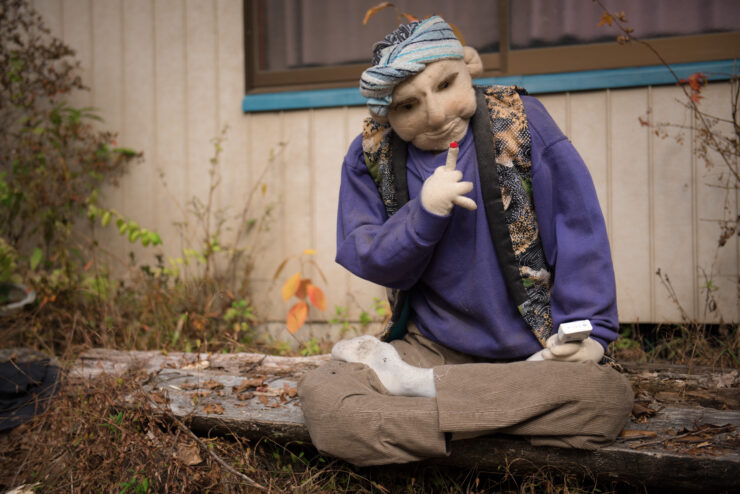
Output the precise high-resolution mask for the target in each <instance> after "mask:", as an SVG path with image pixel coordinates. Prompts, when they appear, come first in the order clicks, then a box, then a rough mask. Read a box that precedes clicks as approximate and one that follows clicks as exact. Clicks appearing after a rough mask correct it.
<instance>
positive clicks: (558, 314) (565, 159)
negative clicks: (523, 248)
mask: <svg viewBox="0 0 740 494" xmlns="http://www.w3.org/2000/svg"><path fill="white" fill-rule="evenodd" d="M523 101H524V104H525V110H526V112H527V119H528V121H529V127H530V133H531V134H532V190H533V195H534V203H535V209H536V212H537V221H538V223H539V226H540V236H541V239H542V244H543V247H544V250H545V257H546V258H547V262H548V263H549V264H550V265H551V266H553V267H554V273H553V275H554V278H553V287H552V292H551V309H552V318H553V323H554V327H555V328H557V327H558V325H560V323H563V322H568V321H574V320H579V319H589V320H590V321H591V324H592V326H593V328H594V329H593V332H592V333H591V335H592V337H593V338H594V339H596V340H597V341H599V343H601V344H602V345H604V346H605V347H606V345H607V343H608V342H610V341H613V340H615V339H616V338H617V332H618V329H619V321H618V318H617V297H616V285H615V281H614V268H613V266H612V258H611V252H610V249H609V240H608V238H607V234H606V224H605V222H604V217H603V215H602V213H601V208H600V207H599V201H598V198H597V196H596V189H595V188H594V185H593V182H592V180H591V175H590V174H589V172H588V169H587V168H586V165H585V164H584V162H583V160H582V159H581V157H580V155H579V154H578V152H577V151H576V149H575V148H574V147H573V145H572V144H571V143H570V141H569V140H568V139H567V137H565V135H563V133H562V132H561V131H560V129H558V127H557V125H556V124H555V122H554V121H553V120H552V118H551V117H550V115H549V114H548V113H547V111H546V110H545V108H544V107H543V106H542V104H541V103H540V102H539V101H537V100H536V99H534V98H531V97H526V96H525V97H523Z"/></svg>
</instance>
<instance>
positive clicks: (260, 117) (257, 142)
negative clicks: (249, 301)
mask: <svg viewBox="0 0 740 494" xmlns="http://www.w3.org/2000/svg"><path fill="white" fill-rule="evenodd" d="M249 124H250V125H249V142H251V143H252V146H250V148H249V163H250V164H252V168H251V170H250V173H251V182H252V183H253V184H254V186H256V187H258V189H259V190H260V191H259V192H257V194H256V195H255V199H254V201H253V204H254V207H253V208H252V211H253V212H254V214H253V215H250V216H252V217H263V216H264V214H265V211H267V210H268V209H269V211H270V214H269V217H268V221H269V223H268V229H267V230H265V231H262V232H259V233H257V232H255V236H256V237H257V240H258V241H259V244H258V245H257V248H256V250H255V259H256V262H255V268H254V272H253V274H252V278H251V284H250V286H251V288H252V290H251V292H252V294H254V306H255V307H257V308H258V310H259V315H260V317H262V318H263V319H264V318H269V319H271V320H283V319H284V318H285V313H284V312H282V305H281V299H280V289H279V287H280V284H279V282H280V281H282V279H283V278H284V274H283V275H281V280H279V281H278V282H277V283H273V281H272V276H273V274H274V273H275V269H277V266H278V263H279V262H280V261H281V260H282V259H283V258H284V257H285V256H284V254H283V249H282V238H281V235H282V221H283V216H282V211H283V207H282V205H281V200H282V198H283V195H284V188H283V182H282V171H281V168H282V167H283V166H284V160H283V155H284V153H283V151H282V146H281V143H282V142H283V136H282V132H281V130H282V129H281V115H280V114H279V113H257V114H254V115H252V118H251V119H250V122H249ZM262 185H264V186H265V194H264V195H263V194H262V193H261V187H262ZM295 267H296V266H295V265H294V264H291V265H290V266H288V268H286V270H290V269H295Z"/></svg>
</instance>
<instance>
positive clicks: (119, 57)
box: [91, 0, 128, 259]
mask: <svg viewBox="0 0 740 494" xmlns="http://www.w3.org/2000/svg"><path fill="white" fill-rule="evenodd" d="M121 14H122V8H121V3H120V1H119V0H99V1H95V2H93V3H92V40H93V46H92V56H93V62H92V80H91V85H92V87H94V88H95V90H94V91H93V98H92V104H93V106H94V107H95V108H97V109H99V110H100V116H101V117H102V118H103V124H102V127H104V128H105V129H107V130H110V131H111V132H115V133H120V132H121V131H122V129H123V126H124V121H123V119H124V115H123V111H122V110H123V40H122V36H121V31H122V15H121ZM119 138H120V136H119ZM121 144H122V143H121ZM122 184H125V182H122ZM124 186H125V185H121V186H118V187H114V186H110V187H106V188H104V189H103V191H102V194H101V201H100V202H101V204H102V205H103V206H106V207H109V208H113V209H116V210H117V211H120V212H125V211H126V201H125V195H124V191H123V187H124ZM100 237H101V241H102V242H103V243H106V244H109V245H110V247H111V248H110V250H111V252H113V253H114V254H115V255H116V256H117V257H118V258H119V259H125V256H126V252H128V245H127V242H121V241H120V236H119V235H118V232H117V231H115V229H114V228H107V229H104V230H103V231H102V232H101V233H100Z"/></svg>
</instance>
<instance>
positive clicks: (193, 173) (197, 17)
mask: <svg viewBox="0 0 740 494" xmlns="http://www.w3.org/2000/svg"><path fill="white" fill-rule="evenodd" d="M215 5H216V4H215V3H213V2H202V1H198V0H186V2H185V23H186V24H185V32H186V39H185V57H186V61H185V66H186V74H185V77H186V80H187V89H186V103H185V104H186V119H187V148H186V149H187V156H186V163H187V167H188V170H189V175H188V183H187V193H188V196H187V198H188V200H189V199H190V198H191V197H198V198H199V199H200V200H201V201H203V202H204V203H205V202H206V201H207V200H208V189H209V184H210V178H209V174H208V172H209V168H210V163H209V160H210V158H211V157H212V156H213V145H212V143H211V140H212V139H213V138H215V137H216V136H217V135H218V132H219V130H220V129H218V126H217V122H216V113H217V108H218V107H217V98H216V90H217V86H216V15H215V13H216V12H215ZM201 235H202V233H200V232H199V233H198V236H199V237H200V236H201ZM199 242H202V238H201V239H194V244H193V245H200V244H199Z"/></svg>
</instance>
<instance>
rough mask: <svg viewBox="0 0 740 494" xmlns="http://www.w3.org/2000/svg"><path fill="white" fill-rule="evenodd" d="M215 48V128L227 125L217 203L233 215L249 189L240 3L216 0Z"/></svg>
mask: <svg viewBox="0 0 740 494" xmlns="http://www.w3.org/2000/svg"><path fill="white" fill-rule="evenodd" d="M216 26H217V39H216V42H217V45H216V46H217V51H218V65H217V67H218V73H217V78H218V88H217V98H218V108H219V109H218V117H219V119H218V120H219V121H218V128H219V129H222V128H224V126H228V127H229V130H228V134H227V141H226V143H225V145H224V150H223V154H222V160H221V177H222V182H221V186H220V188H219V193H218V196H217V197H218V202H217V203H218V206H219V208H222V209H228V210H229V212H230V213H231V214H232V215H233V214H236V213H238V212H240V211H241V210H242V208H243V207H244V203H245V201H246V197H247V193H248V191H249V166H250V163H249V151H248V150H249V146H248V139H247V138H248V135H247V134H248V131H249V124H248V121H249V118H250V115H249V114H247V115H244V114H243V113H242V110H241V105H240V102H241V99H242V97H243V96H244V42H243V33H242V31H243V30H244V21H243V16H242V2H235V1H232V0H219V1H218V3H217V12H216Z"/></svg>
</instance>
